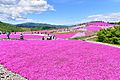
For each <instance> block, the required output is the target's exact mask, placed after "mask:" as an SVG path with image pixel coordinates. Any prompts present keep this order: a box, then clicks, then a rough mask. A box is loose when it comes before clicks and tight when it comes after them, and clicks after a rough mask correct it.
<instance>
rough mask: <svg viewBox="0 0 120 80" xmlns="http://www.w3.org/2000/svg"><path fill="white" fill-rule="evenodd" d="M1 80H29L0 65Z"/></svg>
mask: <svg viewBox="0 0 120 80" xmlns="http://www.w3.org/2000/svg"><path fill="white" fill-rule="evenodd" d="M0 80H27V79H26V78H24V77H22V76H20V75H19V74H15V73H13V72H11V71H9V70H7V69H6V68H4V67H3V65H1V64H0Z"/></svg>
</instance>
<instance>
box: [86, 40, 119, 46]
mask: <svg viewBox="0 0 120 80" xmlns="http://www.w3.org/2000/svg"><path fill="white" fill-rule="evenodd" d="M86 42H91V43H97V44H103V45H108V46H112V47H117V48H120V46H119V45H114V44H108V43H102V42H95V41H86Z"/></svg>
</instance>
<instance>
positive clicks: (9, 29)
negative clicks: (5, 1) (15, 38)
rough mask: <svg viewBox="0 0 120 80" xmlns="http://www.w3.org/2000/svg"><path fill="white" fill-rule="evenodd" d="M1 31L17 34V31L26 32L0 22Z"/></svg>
mask: <svg viewBox="0 0 120 80" xmlns="http://www.w3.org/2000/svg"><path fill="white" fill-rule="evenodd" d="M0 31H3V32H16V31H24V30H23V29H22V28H20V27H16V26H14V25H11V24H8V23H4V22H1V21H0Z"/></svg>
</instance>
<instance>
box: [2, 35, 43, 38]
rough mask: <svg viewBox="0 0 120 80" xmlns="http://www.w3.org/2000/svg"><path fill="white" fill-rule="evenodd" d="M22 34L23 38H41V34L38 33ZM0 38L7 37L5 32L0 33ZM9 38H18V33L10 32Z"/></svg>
mask: <svg viewBox="0 0 120 80" xmlns="http://www.w3.org/2000/svg"><path fill="white" fill-rule="evenodd" d="M23 36H24V39H39V38H42V36H40V35H30V34H29V35H25V34H24V35H23ZM0 38H7V36H6V34H3V35H0ZM10 38H16V39H19V38H20V34H19V35H18V34H11V35H10Z"/></svg>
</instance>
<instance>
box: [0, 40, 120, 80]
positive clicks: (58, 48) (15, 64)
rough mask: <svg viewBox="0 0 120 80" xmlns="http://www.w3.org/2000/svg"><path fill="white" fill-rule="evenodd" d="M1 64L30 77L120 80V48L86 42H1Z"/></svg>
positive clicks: (58, 79)
mask: <svg viewBox="0 0 120 80" xmlns="http://www.w3.org/2000/svg"><path fill="white" fill-rule="evenodd" d="M0 64H2V65H4V66H5V67H6V68H7V69H9V70H11V71H13V72H15V73H18V74H20V75H22V76H24V77H26V78H27V79H29V80H120V48H116V47H110V46H106V45H102V44H95V43H88V42H82V41H74V40H73V41H71V40H68V41H66V40H55V41H37V40H36V41H30V40H28V41H27V40H26V41H0Z"/></svg>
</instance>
